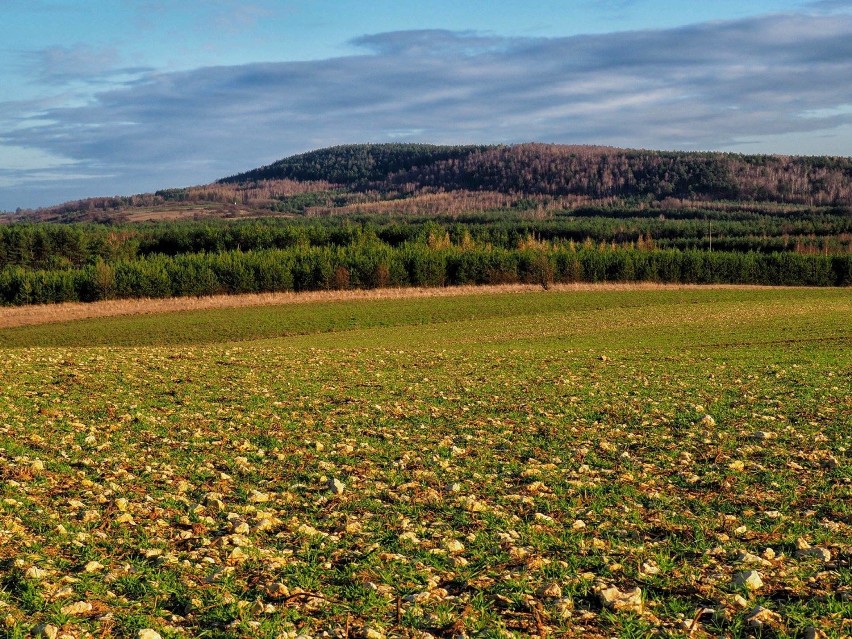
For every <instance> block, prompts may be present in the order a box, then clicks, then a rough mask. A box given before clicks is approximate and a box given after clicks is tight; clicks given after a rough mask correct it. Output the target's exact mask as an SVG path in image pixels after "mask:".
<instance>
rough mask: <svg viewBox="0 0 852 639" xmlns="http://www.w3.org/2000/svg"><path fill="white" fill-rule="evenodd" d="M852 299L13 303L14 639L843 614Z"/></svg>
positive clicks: (5, 442)
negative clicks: (155, 306)
mask: <svg viewBox="0 0 852 639" xmlns="http://www.w3.org/2000/svg"><path fill="white" fill-rule="evenodd" d="M850 317H852V295H850V292H849V290H848V289H830V288H826V289H808V288H794V289H756V288H755V289H749V288H728V289H723V288H697V287H696V288H665V287H659V288H658V289H653V288H646V289H630V288H625V289H620V290H619V289H610V290H607V289H601V290H577V291H574V290H557V291H553V290H551V291H538V292H532V291H527V292H513V293H492V294H486V295H483V294H479V295H460V296H453V297H419V298H410V299H404V298H403V299H349V300H325V301H316V302H312V303H309V304H286V305H280V306H268V305H267V306H257V307H244V308H219V309H199V310H189V311H182V312H172V313H160V314H152V315H134V316H121V317H106V318H94V319H85V320H78V321H74V322H66V323H58V324H44V325H36V326H23V327H17V328H7V329H3V330H2V331H0V379H1V380H2V381H3V384H2V387H0V473H2V480H3V481H2V484H0V491H2V495H0V562H2V563H0V566H2V569H0V622H2V623H0V626H2V628H0V636H2V634H3V633H5V636H8V637H23V636H27V635H29V634H30V633H34V634H39V633H40V634H41V636H62V635H63V634H64V635H65V636H68V637H84V636H96V637H100V636H118V637H136V636H140V637H150V636H153V635H151V634H150V633H142V634H139V631H140V630H144V629H153V630H155V631H156V632H157V633H159V634H160V635H161V636H162V637H166V638H168V637H193V636H204V637H296V636H297V635H307V636H312V637H341V638H342V637H353V638H354V637H368V638H371V639H379V638H380V637H383V636H387V637H393V636H400V637H402V636H408V637H427V636H429V635H431V636H435V637H466V636H467V637H473V636H483V637H503V636H530V635H537V636H539V637H544V636H550V637H558V636H569V637H574V636H577V637H579V636H583V637H625V638H627V637H646V636H652V635H656V636H662V637H696V638H700V637H752V636H762V637H772V638H781V637H797V638H799V637H824V636H825V637H831V638H835V639H836V638H839V637H847V636H849V635H852V621H850V619H852V567H850V560H852V464H850V455H852V452H850V449H852V428H850V424H852V392H850V389H852V322H850ZM427 633H428V634H427Z"/></svg>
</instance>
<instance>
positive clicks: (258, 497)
mask: <svg viewBox="0 0 852 639" xmlns="http://www.w3.org/2000/svg"><path fill="white" fill-rule="evenodd" d="M248 500H249V501H250V502H251V503H253V504H263V503H266V502H268V501H269V495H267V494H266V493H262V492H260V491H259V490H252V491H251V494H250V495H249V498H248Z"/></svg>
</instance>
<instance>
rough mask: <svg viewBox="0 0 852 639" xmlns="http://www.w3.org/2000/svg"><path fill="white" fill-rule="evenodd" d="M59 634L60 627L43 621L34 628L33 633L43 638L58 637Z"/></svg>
mask: <svg viewBox="0 0 852 639" xmlns="http://www.w3.org/2000/svg"><path fill="white" fill-rule="evenodd" d="M58 634H59V628H57V627H56V626H54V625H53V624H49V623H42V624H39V625H37V626H36V627H35V628H33V635H34V636H35V637H41V638H43V639H56V635H58Z"/></svg>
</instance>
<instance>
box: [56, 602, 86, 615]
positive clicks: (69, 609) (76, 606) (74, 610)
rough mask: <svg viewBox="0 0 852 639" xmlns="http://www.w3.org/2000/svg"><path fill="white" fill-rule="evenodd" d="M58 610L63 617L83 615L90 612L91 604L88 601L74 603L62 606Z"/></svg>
mask: <svg viewBox="0 0 852 639" xmlns="http://www.w3.org/2000/svg"><path fill="white" fill-rule="evenodd" d="M60 610H61V611H62V614H63V615H85V614H86V613H87V612H92V604H90V603H89V602H88V601H75V602H74V603H70V604H67V605H65V606H62V608H61V609H60Z"/></svg>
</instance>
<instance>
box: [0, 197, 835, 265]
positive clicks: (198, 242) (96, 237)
mask: <svg viewBox="0 0 852 639" xmlns="http://www.w3.org/2000/svg"><path fill="white" fill-rule="evenodd" d="M524 213H525V212H524V210H523V209H517V210H515V211H509V212H506V211H502V212H500V211H498V212H490V213H483V214H480V215H475V216H465V217H459V218H454V217H452V216H444V217H440V216H439V217H434V218H418V217H415V218H411V217H395V216H375V215H372V216H353V217H350V218H340V217H331V218H311V219H281V218H269V219H261V220H243V221H224V220H211V221H205V222H189V221H187V222H160V223H147V224H135V225H131V224H127V225H110V226H105V225H98V224H67V225H57V224H12V225H7V226H0V268H4V267H7V266H22V267H25V268H31V269H46V270H61V269H63V268H79V267H82V266H85V265H87V264H91V263H94V262H95V261H97V260H102V261H105V262H108V263H110V262H114V261H117V260H133V259H137V258H140V257H145V256H150V255H156V254H162V255H168V256H177V255H182V254H188V253H202V252H204V253H218V252H224V251H244V252H245V251H257V250H267V249H287V248H293V247H303V248H307V247H324V246H337V247H345V246H357V245H364V244H369V243H375V242H378V243H381V244H387V245H389V246H391V247H399V246H401V245H402V244H404V243H419V244H423V245H429V246H435V244H436V242H442V241H444V238H446V241H447V242H448V243H450V244H454V245H460V246H467V247H470V246H477V247H494V248H503V249H515V248H518V247H520V246H522V245H523V244H524V243H526V242H527V241H528V240H529V239H530V238H534V239H536V240H541V241H547V242H555V243H559V242H563V243H564V242H572V241H573V242H575V243H582V242H585V241H586V240H591V241H592V242H594V243H596V244H598V243H601V242H604V243H607V244H611V243H615V244H617V245H624V246H628V247H637V248H645V249H653V248H658V249H663V248H678V249H684V250H686V249H710V248H711V242H712V248H715V249H717V250H723V251H739V252H748V251H755V252H761V253H772V252H781V251H794V252H799V253H824V254H847V253H850V252H852V214H849V213H846V212H843V211H836V212H830V211H827V210H825V209H814V210H801V211H798V213H797V214H796V215H795V216H794V215H787V214H786V213H785V212H784V211H780V212H779V213H778V214H777V215H755V214H751V213H743V212H742V211H738V210H732V211H727V210H719V211H704V212H702V211H689V210H682V209H676V210H671V211H666V214H665V215H661V214H660V213H659V212H649V211H639V210H635V209H633V210H628V209H625V210H621V209H602V208H595V207H586V208H580V209H576V210H572V211H563V212H560V213H558V214H555V215H553V216H552V217H549V218H546V219H535V218H533V217H525V215H524Z"/></svg>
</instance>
